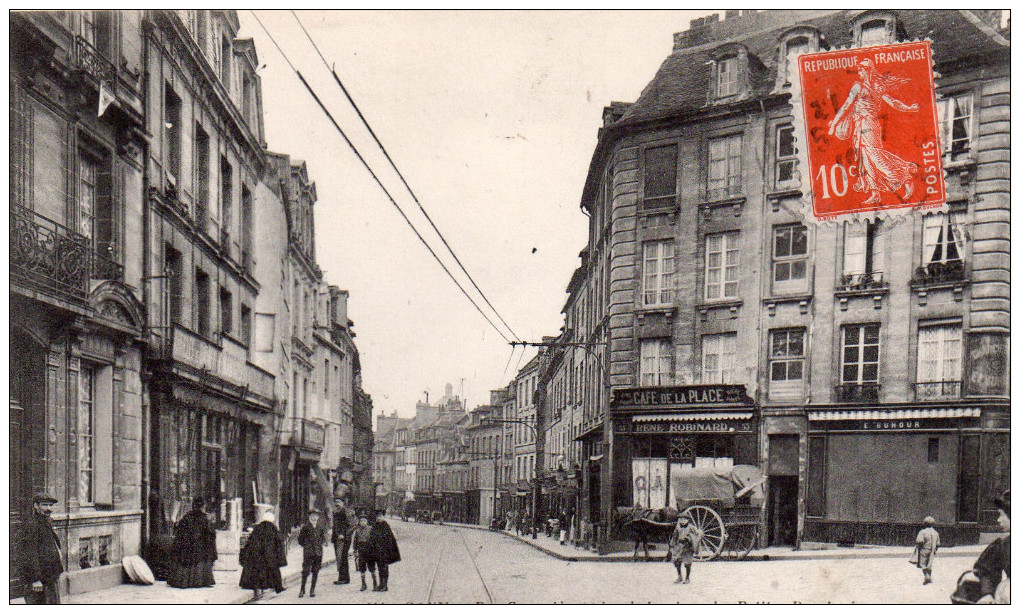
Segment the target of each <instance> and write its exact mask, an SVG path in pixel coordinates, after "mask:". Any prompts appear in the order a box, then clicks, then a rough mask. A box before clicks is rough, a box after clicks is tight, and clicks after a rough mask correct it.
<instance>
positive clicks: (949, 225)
mask: <svg viewBox="0 0 1020 605" xmlns="http://www.w3.org/2000/svg"><path fill="white" fill-rule="evenodd" d="M962 218H963V213H962V212H953V213H949V214H929V215H927V216H925V217H924V221H923V225H924V233H923V234H922V244H923V254H924V256H923V257H922V260H923V261H924V264H925V265H930V264H938V263H950V262H958V261H962V260H963V254H964V252H963V232H962V231H961V229H960V220H961V219H962Z"/></svg>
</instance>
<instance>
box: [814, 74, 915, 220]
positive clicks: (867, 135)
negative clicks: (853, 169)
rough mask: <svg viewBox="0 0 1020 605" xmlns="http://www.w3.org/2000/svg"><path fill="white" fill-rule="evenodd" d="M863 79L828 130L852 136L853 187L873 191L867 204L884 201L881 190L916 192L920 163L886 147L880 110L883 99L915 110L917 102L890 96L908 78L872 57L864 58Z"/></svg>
mask: <svg viewBox="0 0 1020 605" xmlns="http://www.w3.org/2000/svg"><path fill="white" fill-rule="evenodd" d="M858 74H859V75H860V80H859V81H858V82H857V83H855V84H854V85H853V87H851V88H850V94H848V95H847V98H846V101H844V102H843V106H842V107H840V108H839V111H837V112H836V116H835V117H834V118H832V122H830V123H829V134H834V135H836V137H837V138H839V139H842V140H844V141H845V140H847V139H848V138H852V141H853V146H854V151H855V152H856V155H857V179H858V180H857V183H855V184H854V191H870V192H871V196H870V197H869V198H868V199H867V200H865V202H864V203H865V204H879V203H881V201H882V199H881V193H880V192H882V191H889V192H895V191H897V190H898V189H900V188H901V187H902V188H903V199H904V200H906V199H910V196H911V195H913V193H914V184H913V175H914V174H916V173H917V164H914V163H913V162H908V161H906V160H904V159H902V158H900V157H899V156H897V155H895V154H893V153H891V152H889V151H887V150H886V149H885V143H884V142H883V141H884V136H883V132H882V121H881V120H879V111H880V109H881V105H882V103H886V104H887V105H889V106H890V107H892V108H894V109H897V110H899V111H908V112H915V111H917V110H918V105H917V104H916V103H915V104H913V105H907V104H906V103H904V102H903V101H900V100H898V99H895V98H893V97H892V96H890V94H891V93H892V91H893V89H894V88H897V87H899V86H902V85H903V84H906V83H908V82H909V80H907V79H906V78H901V77H898V76H894V75H890V74H880V73H878V71H877V70H876V69H875V65H874V63H872V61H871V59H864V60H863V61H861V64H860V67H859V68H858Z"/></svg>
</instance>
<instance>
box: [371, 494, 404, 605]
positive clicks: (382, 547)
mask: <svg viewBox="0 0 1020 605" xmlns="http://www.w3.org/2000/svg"><path fill="white" fill-rule="evenodd" d="M381 512H382V511H376V513H375V520H374V521H373V522H372V531H371V532H369V534H368V548H367V550H368V557H367V558H368V560H369V561H375V564H376V567H378V568H379V586H378V587H377V588H375V589H374V590H375V591H376V592H386V591H387V590H389V584H390V565H392V564H394V563H396V562H397V561H400V549H399V548H398V547H397V538H396V537H395V536H394V535H393V530H392V529H390V525H389V523H386V521H384V520H383V518H382V515H381V514H380V513H381Z"/></svg>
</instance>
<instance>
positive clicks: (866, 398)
mask: <svg viewBox="0 0 1020 605" xmlns="http://www.w3.org/2000/svg"><path fill="white" fill-rule="evenodd" d="M879 387H880V385H879V384H878V383H847V384H841V385H837V386H836V400H837V401H840V402H845V403H878V391H879Z"/></svg>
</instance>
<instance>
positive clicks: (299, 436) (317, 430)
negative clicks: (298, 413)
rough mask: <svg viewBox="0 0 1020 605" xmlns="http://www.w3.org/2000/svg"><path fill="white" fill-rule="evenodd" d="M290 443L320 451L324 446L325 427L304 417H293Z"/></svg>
mask: <svg viewBox="0 0 1020 605" xmlns="http://www.w3.org/2000/svg"><path fill="white" fill-rule="evenodd" d="M291 445H293V446H295V447H301V448H303V449H306V450H311V451H316V452H321V451H322V450H323V449H324V448H325V447H326V429H325V428H323V427H321V426H319V425H318V424H316V423H315V422H314V421H311V420H308V419H306V418H295V419H294V432H293V437H292V438H291Z"/></svg>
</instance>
